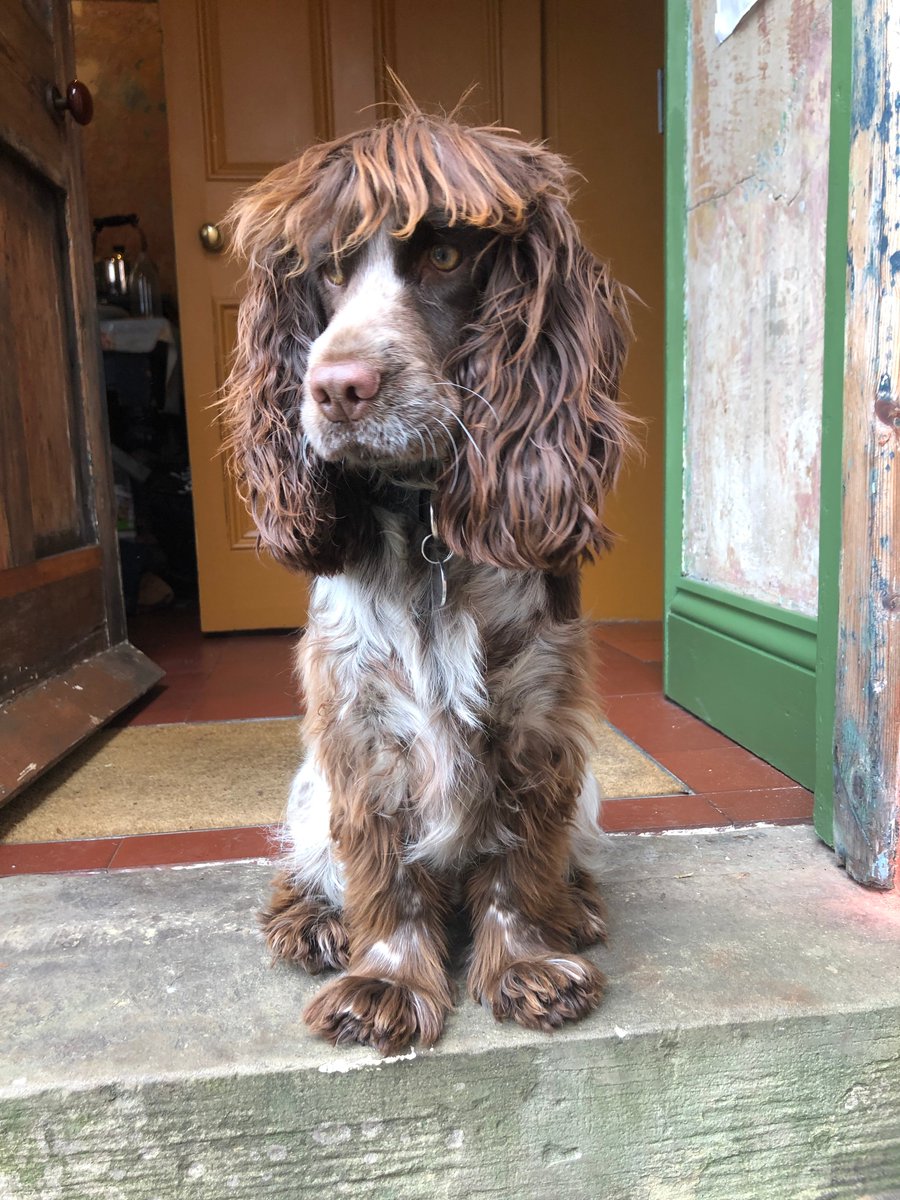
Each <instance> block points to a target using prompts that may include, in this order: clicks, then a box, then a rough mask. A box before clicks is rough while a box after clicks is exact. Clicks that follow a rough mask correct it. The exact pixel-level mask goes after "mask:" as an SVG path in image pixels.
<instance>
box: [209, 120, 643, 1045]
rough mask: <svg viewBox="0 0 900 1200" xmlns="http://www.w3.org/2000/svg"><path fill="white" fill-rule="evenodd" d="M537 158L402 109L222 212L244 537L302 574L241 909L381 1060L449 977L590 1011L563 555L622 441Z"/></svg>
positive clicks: (505, 133)
mask: <svg viewBox="0 0 900 1200" xmlns="http://www.w3.org/2000/svg"><path fill="white" fill-rule="evenodd" d="M570 180H571V171H570V169H569V168H568V167H567V165H566V164H565V162H564V161H563V160H562V159H561V158H560V157H558V156H557V155H555V154H553V153H551V152H550V151H549V150H548V149H546V148H545V147H544V146H542V145H539V144H529V143H527V142H524V141H521V140H519V139H518V138H517V137H515V136H514V135H513V131H509V130H503V129H500V128H497V127H494V126H490V127H480V128H471V127H466V126H463V125H462V124H460V123H458V122H457V121H456V120H455V119H454V118H453V117H450V118H448V117H445V116H432V115H429V114H426V113H424V112H422V111H420V110H418V109H417V108H415V107H414V106H412V105H408V106H406V107H405V108H404V109H402V111H401V112H400V115H399V116H397V117H395V118H391V119H387V120H384V121H382V122H380V123H378V124H376V125H375V126H374V127H372V128H369V129H366V130H364V131H362V132H358V133H354V134H352V135H350V136H346V137H341V138H338V139H337V140H334V141H331V142H328V143H327V144H319V145H315V146H313V147H312V148H310V149H308V150H307V151H306V152H305V153H304V154H303V155H302V157H301V158H299V159H298V160H297V161H295V162H291V163H289V164H287V165H286V166H283V167H280V168H278V169H277V170H275V171H273V172H272V173H271V174H270V175H268V176H267V177H266V178H265V179H263V180H262V181H261V182H260V183H258V184H256V185H255V186H254V187H253V188H251V190H250V191H249V192H248V193H247V194H246V195H245V196H244V197H243V199H241V200H240V201H239V202H238V205H237V207H236V209H235V211H234V214H233V217H232V229H233V239H234V244H235V248H236V251H237V253H238V254H241V255H243V256H244V257H245V258H246V260H247V262H248V289H247V292H246V296H245V298H244V300H243V302H242V305H241V309H240V316H239V322H238V338H237V348H236V353H235V358H234V363H233V369H232V371H231V374H230V378H229V380H228V383H227V384H226V388H225V393H224V401H223V403H224V408H225V414H226V420H227V424H228V427H229V431H230V444H231V457H232V463H233V469H234V471H235V474H236V478H237V480H238V483H239V487H240V490H241V493H242V495H243V496H244V498H245V499H246V501H247V503H248V505H249V507H250V510H251V512H252V513H253V515H254V519H255V522H256V525H257V528H258V531H259V538H260V542H261V544H262V545H264V546H265V547H266V549H268V551H269V552H270V553H271V554H272V555H274V557H275V558H276V559H278V560H279V561H280V562H282V563H284V564H286V565H287V566H289V567H291V568H293V569H296V570H300V571H306V572H310V573H311V574H312V575H314V576H315V577H316V578H315V582H314V584H313V586H312V589H311V597H310V607H309V619H308V625H307V627H306V630H305V634H304V636H303V637H302V638H301V641H300V643H299V648H298V654H297V662H298V670H299V674H300V677H301V679H302V686H303V690H304V693H305V697H306V715H305V723H304V735H305V744H306V747H307V752H306V757H305V760H304V761H303V763H302V765H301V767H300V769H299V771H298V773H297V775H296V777H295V779H294V781H293V784H292V787H291V790H290V797H289V802H288V807H287V815H286V820H285V827H284V841H285V861H284V865H283V869H282V870H281V871H280V873H279V875H278V876H277V877H276V880H275V882H274V886H273V892H272V897H271V901H270V903H269V906H268V908H267V909H266V911H265V912H264V913H263V914H262V915H261V922H262V927H263V930H264V933H265V936H266V939H267V941H268V944H269V946H270V948H271V950H272V951H273V953H274V955H275V956H277V957H279V958H283V959H286V960H288V961H290V962H293V963H299V964H302V965H303V966H304V967H305V968H306V969H307V970H308V971H310V972H312V973H316V972H319V971H321V970H323V969H326V968H334V969H337V970H338V971H340V972H341V973H340V974H339V975H338V976H337V977H336V978H334V979H332V980H331V981H329V982H328V983H326V984H325V986H323V987H322V988H321V990H320V991H319V992H318V993H317V994H316V995H315V997H314V998H313V999H312V1001H311V1002H310V1003H309V1005H308V1006H307V1008H306V1010H305V1013H304V1017H305V1020H306V1022H307V1023H308V1025H309V1026H310V1027H311V1029H312V1030H313V1031H315V1032H316V1033H318V1034H321V1035H322V1036H324V1037H325V1038H327V1039H328V1040H329V1041H330V1042H332V1043H333V1044H337V1045H342V1044H349V1043H361V1044H364V1045H371V1046H373V1047H375V1048H376V1049H377V1050H379V1051H380V1052H381V1053H383V1054H396V1053H399V1052H400V1051H402V1050H404V1049H405V1048H407V1047H408V1046H409V1045H410V1044H412V1043H413V1042H416V1041H418V1042H419V1043H421V1044H422V1045H424V1046H431V1045H432V1044H433V1043H434V1042H435V1041H436V1040H437V1038H438V1037H439V1036H440V1034H441V1031H442V1028H443V1026H444V1022H445V1018H446V1016H447V1014H448V1011H449V1010H450V1009H451V1006H452V1002H453V995H452V988H451V984H450V982H449V979H448V968H447V963H448V940H447V939H448V934H447V927H448V918H449V916H450V914H451V911H452V910H453V909H454V907H455V906H457V905H460V906H461V907H462V908H463V910H464V911H465V913H466V915H467V917H468V921H469V926H470V930H471V940H472V949H471V957H470V960H469V966H468V989H469V992H470V994H471V995H472V997H473V998H474V999H475V1000H476V1001H479V1002H480V1003H482V1004H483V1005H485V1006H487V1007H488V1008H489V1009H490V1010H491V1011H492V1012H493V1013H494V1015H495V1016H496V1017H497V1018H498V1019H500V1020H503V1019H507V1018H511V1019H512V1020H515V1021H517V1022H518V1023H519V1024H520V1025H523V1026H526V1027H528V1028H531V1029H540V1030H552V1029H555V1028H557V1027H559V1026H561V1025H562V1024H563V1023H564V1022H568V1021H574V1020H577V1019H579V1018H581V1017H583V1016H584V1015H585V1014H587V1013H588V1012H590V1011H591V1010H592V1009H594V1008H595V1006H596V1005H597V1004H598V1003H599V1001H600V999H601V996H602V993H603V988H604V980H603V977H602V975H601V974H600V972H599V971H598V969H597V967H596V966H595V965H594V964H593V963H592V962H591V961H590V960H589V959H588V958H586V957H584V956H582V955H581V954H579V952H578V951H579V950H580V949H583V948H584V947H585V946H587V945H590V944H591V943H593V942H595V941H596V940H597V939H598V938H602V937H603V936H604V932H605V931H604V924H603V909H602V904H601V899H600V896H599V893H598V889H597V884H596V878H595V876H596V867H597V847H598V842H599V838H600V834H599V827H598V809H599V797H598V791H597V785H596V783H595V781H594V779H593V778H592V776H591V773H590V770H589V767H588V759H589V755H590V753H591V750H592V744H593V739H594V736H595V730H596V720H597V714H596V711H595V697H594V681H593V678H592V668H591V653H590V649H591V648H590V636H589V630H588V628H587V626H586V624H585V623H584V622H583V621H582V620H581V618H580V602H579V568H580V566H581V565H582V564H583V563H584V562H585V561H586V560H589V559H590V558H592V557H593V556H594V555H596V554H598V553H600V552H601V551H603V550H605V549H607V548H608V547H609V545H610V543H611V535H610V532H609V530H608V529H607V527H606V526H605V524H604V522H603V519H602V511H603V503H604V498H605V496H606V494H607V492H608V491H609V489H610V487H611V486H612V485H613V482H614V480H615V478H616V474H617V471H618V469H619V465H620V462H621V460H622V457H623V452H624V451H626V450H627V449H628V448H629V446H630V444H631V442H632V434H631V432H630V420H631V419H630V418H629V417H628V416H627V415H626V413H625V412H624V411H623V409H622V407H621V406H620V403H619V395H618V393H619V378H620V374H621V368H622V363H623V357H624V354H625V350H626V346H627V342H628V338H629V334H630V326H629V320H628V314H627V308H626V303H625V297H624V292H623V288H622V287H621V286H620V285H619V284H617V283H616V282H615V281H614V280H613V279H612V277H611V275H610V273H609V270H608V268H607V267H606V266H604V265H602V264H601V263H600V262H598V261H597V260H596V259H595V257H594V256H593V254H592V253H591V252H590V251H589V250H588V249H587V248H586V246H585V245H584V243H583V241H582V239H581V237H580V235H579V232H578V229H577V226H576V224H575V222H574V220H573V218H572V216H571V214H570V212H569V207H568V204H569V199H570Z"/></svg>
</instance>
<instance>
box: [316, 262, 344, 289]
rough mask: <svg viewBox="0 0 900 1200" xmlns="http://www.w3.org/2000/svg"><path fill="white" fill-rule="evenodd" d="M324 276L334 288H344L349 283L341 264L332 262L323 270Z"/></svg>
mask: <svg viewBox="0 0 900 1200" xmlns="http://www.w3.org/2000/svg"><path fill="white" fill-rule="evenodd" d="M322 274H323V275H324V276H325V278H326V279H327V280H328V282H329V283H330V284H332V285H333V286H334V287H343V286H344V284H345V283H346V282H347V277H346V276H345V275H344V272H343V271H342V270H341V265H340V263H337V262H330V263H328V264H326V266H324V267H323V268H322Z"/></svg>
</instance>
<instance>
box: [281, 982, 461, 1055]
mask: <svg viewBox="0 0 900 1200" xmlns="http://www.w3.org/2000/svg"><path fill="white" fill-rule="evenodd" d="M448 1008H449V1004H448V1002H447V1001H446V1000H443V999H442V998H441V997H439V996H433V995H429V994H428V993H427V992H423V991H422V990H420V989H413V988H411V987H407V986H406V985H405V984H402V983H392V982H390V981H388V980H386V979H371V978H369V977H368V976H366V975H345V976H344V977H343V978H341V979H335V980H333V981H332V982H331V983H327V984H326V985H325V986H324V987H323V988H322V990H321V991H320V992H319V993H318V995H317V996H315V997H314V998H313V999H312V1000H311V1001H310V1002H309V1004H308V1005H307V1006H306V1010H305V1012H304V1014H303V1019H304V1020H305V1021H306V1023H307V1025H309V1027H310V1029H312V1030H313V1032H314V1033H318V1034H321V1035H322V1037H324V1038H326V1039H327V1040H328V1041H329V1042H331V1044H332V1045H333V1046H345V1045H350V1044H352V1043H354V1042H357V1043H359V1044H360V1045H361V1046H374V1048H375V1049H376V1050H379V1051H380V1052H381V1053H382V1054H399V1053H400V1051H401V1050H405V1049H406V1048H407V1046H409V1045H410V1044H411V1043H412V1042H414V1041H416V1040H418V1041H420V1042H421V1043H422V1045H424V1046H432V1045H434V1043H435V1042H436V1041H437V1039H438V1038H439V1037H440V1036H441V1031H442V1029H443V1028H444V1019H445V1017H446V1016H447V1011H448Z"/></svg>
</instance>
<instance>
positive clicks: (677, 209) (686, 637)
mask: <svg viewBox="0 0 900 1200" xmlns="http://www.w3.org/2000/svg"><path fill="white" fill-rule="evenodd" d="M832 21H833V34H832V98H831V131H830V144H831V153H830V162H829V197H828V228H827V241H826V266H825V291H826V294H825V346H824V351H825V354H824V385H823V395H822V470H821V481H822V482H821V512H820V539H819V553H820V568H819V569H820V575H819V602H818V617H817V618H811V617H807V616H803V615H800V614H797V613H793V612H789V611H787V610H785V609H781V608H778V607H776V606H774V605H771V604H764V603H760V602H758V601H755V600H751V599H748V598H747V597H744V596H740V595H737V594H735V593H732V592H729V591H726V590H724V589H722V588H719V587H713V586H711V585H709V584H706V583H703V582H701V581H699V580H695V579H691V578H689V577H687V576H686V575H684V573H683V571H682V546H683V522H684V492H683V486H684V416H685V355H686V346H687V337H688V330H687V328H686V322H685V276H686V230H687V184H686V173H687V145H688V125H687V119H688V83H689V71H690V32H689V31H690V0H667V8H666V124H665V128H666V150H665V152H666V167H665V175H666V345H665V375H666V527H665V542H666V551H665V638H666V652H665V691H666V694H667V695H668V696H670V697H671V698H672V699H673V700H674V701H676V702H677V703H678V704H681V705H683V706H684V707H685V708H687V709H689V710H690V711H691V712H694V713H696V714H697V715H698V716H700V717H701V718H702V719H703V720H704V721H707V722H708V723H709V724H711V725H713V726H715V727H716V728H717V729H721V730H722V731H723V732H724V733H725V734H727V735H728V736H729V737H731V738H733V739H734V740H735V741H737V742H740V743H741V744H742V745H744V746H747V747H748V748H749V749H750V750H752V751H753V752H754V753H756V754H758V755H760V757H762V758H764V759H766V760H767V761H768V762H771V763H772V764H773V765H774V766H776V767H778V768H779V769H780V770H782V771H784V772H785V774H787V775H789V776H790V777H791V778H793V779H796V780H798V782H800V783H801V784H803V785H804V786H805V787H809V788H814V789H815V796H816V806H815V821H816V828H817V830H818V832H819V834H820V836H821V837H822V838H823V839H824V840H825V841H827V842H828V843H829V844H831V843H832V804H833V793H834V783H833V741H834V737H833V731H834V711H835V707H834V706H835V699H834V697H835V664H836V656H837V640H838V599H839V592H838V583H839V580H838V572H839V559H840V526H841V520H840V508H841V430H842V401H843V362H844V315H845V299H846V277H847V203H848V189H849V182H848V180H849V144H850V118H849V95H850V78H851V59H852V22H851V2H850V0H834V3H833V16H832Z"/></svg>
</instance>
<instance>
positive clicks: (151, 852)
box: [109, 825, 277, 870]
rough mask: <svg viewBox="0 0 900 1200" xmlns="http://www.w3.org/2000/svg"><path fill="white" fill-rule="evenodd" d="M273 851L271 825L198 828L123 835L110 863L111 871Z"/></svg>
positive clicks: (225, 859)
mask: <svg viewBox="0 0 900 1200" xmlns="http://www.w3.org/2000/svg"><path fill="white" fill-rule="evenodd" d="M276 852H277V845H276V841H275V836H274V830H273V827H272V826H270V825H252V826H250V827H248V828H246V829H197V830H192V831H190V832H187V833H153V834H145V835H143V836H140V837H127V838H122V840H121V844H120V845H119V847H118V849H117V850H116V852H115V854H114V855H113V857H112V861H111V862H110V864H109V865H110V866H111V867H112V868H113V869H114V870H121V869H123V868H126V867H162V866H166V867H171V866H181V865H184V864H185V863H199V862H230V861H232V860H237V859H241V858H272V857H274V856H275V854H276Z"/></svg>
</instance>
